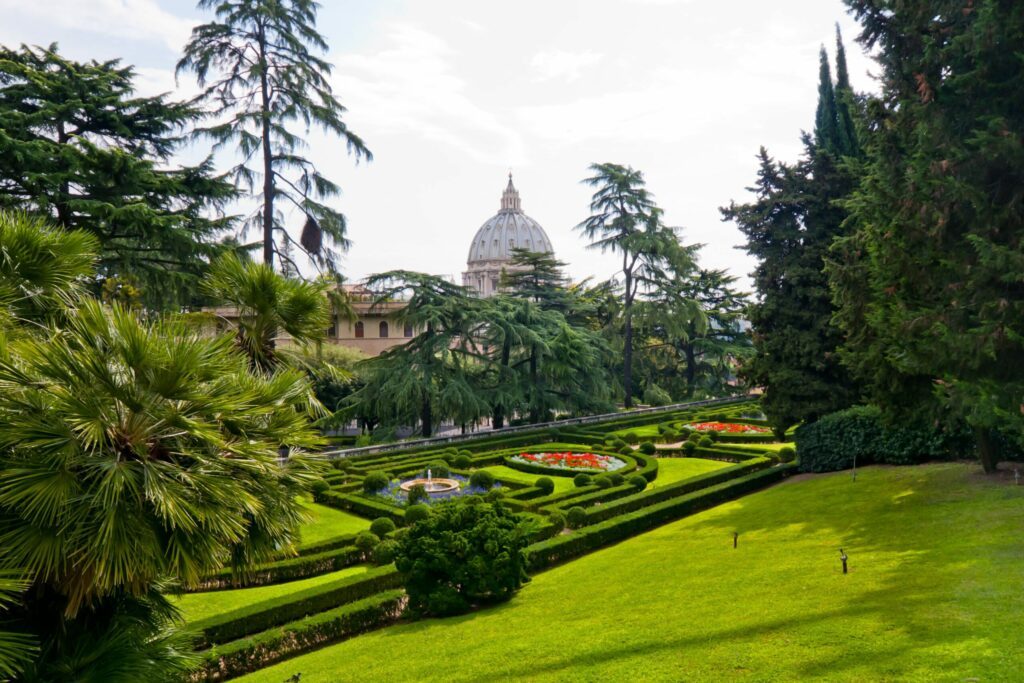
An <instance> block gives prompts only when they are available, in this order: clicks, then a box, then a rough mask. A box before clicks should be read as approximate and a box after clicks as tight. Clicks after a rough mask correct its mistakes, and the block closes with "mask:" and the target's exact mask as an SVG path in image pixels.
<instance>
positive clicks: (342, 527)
mask: <svg viewBox="0 0 1024 683" xmlns="http://www.w3.org/2000/svg"><path fill="white" fill-rule="evenodd" d="M303 507H304V508H305V509H306V511H307V512H308V513H309V514H310V516H311V517H312V519H311V520H310V521H309V522H307V523H305V524H303V525H302V532H301V533H302V543H301V544H300V545H302V546H308V545H314V544H316V543H320V542H322V541H328V540H330V539H332V538H335V537H337V536H345V535H347V534H355V533H358V532H360V531H362V530H363V529H369V528H370V520H368V519H364V518H362V517H358V516H356V515H353V514H352V513H349V512H344V511H342V510H335V509H334V508H329V507H327V506H326V505H317V504H316V503H313V502H309V501H303Z"/></svg>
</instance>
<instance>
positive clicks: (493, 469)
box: [480, 465, 573, 492]
mask: <svg viewBox="0 0 1024 683" xmlns="http://www.w3.org/2000/svg"><path fill="white" fill-rule="evenodd" d="M480 469H482V470H487V471H488V472H490V473H491V474H493V475H494V478H495V479H503V480H505V481H511V482H518V483H520V484H528V485H530V486H533V485H534V484H535V483H536V482H537V480H538V479H540V478H541V477H544V476H547V477H548V478H549V479H551V481H553V482H554V483H555V491H556V492H560V491H567V490H569V489H571V488H572V487H573V483H572V473H571V472H570V473H569V474H568V476H560V475H557V474H549V475H544V474H531V473H530V472H520V471H519V470H514V469H512V468H511V467H506V466H505V465H491V466H490V467H481V468H480Z"/></svg>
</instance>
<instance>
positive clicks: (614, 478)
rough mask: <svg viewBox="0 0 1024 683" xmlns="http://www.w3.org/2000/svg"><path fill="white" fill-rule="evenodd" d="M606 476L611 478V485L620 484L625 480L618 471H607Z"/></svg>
mask: <svg viewBox="0 0 1024 683" xmlns="http://www.w3.org/2000/svg"><path fill="white" fill-rule="evenodd" d="M607 476H608V479H610V480H611V482H612V486H622V482H624V481H626V478H625V477H624V476H622V474H620V473H619V472H609V473H608V475H607Z"/></svg>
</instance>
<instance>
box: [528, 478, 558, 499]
mask: <svg viewBox="0 0 1024 683" xmlns="http://www.w3.org/2000/svg"><path fill="white" fill-rule="evenodd" d="M533 485H534V486H536V487H537V488H539V489H540V490H541V493H543V494H544V495H545V496H550V495H551V494H552V493H554V491H555V482H554V481H552V479H551V477H541V478H540V479H538V480H537V481H535V482H533Z"/></svg>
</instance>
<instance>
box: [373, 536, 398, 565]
mask: <svg viewBox="0 0 1024 683" xmlns="http://www.w3.org/2000/svg"><path fill="white" fill-rule="evenodd" d="M397 553H398V541H393V540H391V539H388V540H384V541H381V542H380V543H378V544H377V547H375V548H374V549H373V563H374V564H375V565H377V566H378V567H379V566H381V565H385V564H391V563H392V562H394V561H395V555H396V554H397Z"/></svg>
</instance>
